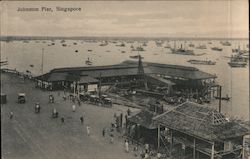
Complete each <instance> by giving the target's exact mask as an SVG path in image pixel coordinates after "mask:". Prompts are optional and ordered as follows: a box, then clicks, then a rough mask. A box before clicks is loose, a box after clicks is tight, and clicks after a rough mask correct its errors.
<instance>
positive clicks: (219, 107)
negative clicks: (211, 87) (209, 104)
mask: <svg viewBox="0 0 250 159" xmlns="http://www.w3.org/2000/svg"><path fill="white" fill-rule="evenodd" d="M221 89H222V87H221V86H219V113H221Z"/></svg>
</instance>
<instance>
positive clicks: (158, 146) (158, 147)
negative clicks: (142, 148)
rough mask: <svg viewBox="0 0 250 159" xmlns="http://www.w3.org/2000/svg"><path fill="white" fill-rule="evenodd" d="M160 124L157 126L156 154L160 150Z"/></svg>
mask: <svg viewBox="0 0 250 159" xmlns="http://www.w3.org/2000/svg"><path fill="white" fill-rule="evenodd" d="M160 131H161V130H160V124H158V145H157V149H158V152H159V150H160V142H161V140H160V137H161V136H160V135H161V134H160Z"/></svg>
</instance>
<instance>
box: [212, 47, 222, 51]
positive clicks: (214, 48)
mask: <svg viewBox="0 0 250 159" xmlns="http://www.w3.org/2000/svg"><path fill="white" fill-rule="evenodd" d="M211 49H212V50H214V51H222V50H223V49H222V48H218V47H212V48H211Z"/></svg>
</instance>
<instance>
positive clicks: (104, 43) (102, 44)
mask: <svg viewBox="0 0 250 159" xmlns="http://www.w3.org/2000/svg"><path fill="white" fill-rule="evenodd" d="M107 45H108V42H107V41H105V42H103V43H101V44H100V46H107Z"/></svg>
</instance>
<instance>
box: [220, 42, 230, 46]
mask: <svg viewBox="0 0 250 159" xmlns="http://www.w3.org/2000/svg"><path fill="white" fill-rule="evenodd" d="M220 43H221V44H222V45H223V46H231V43H230V42H229V41H225V42H223V41H221V42H220Z"/></svg>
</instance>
